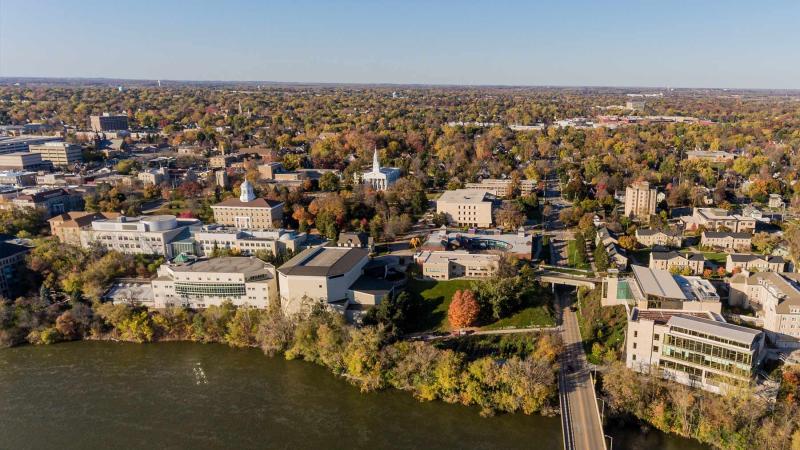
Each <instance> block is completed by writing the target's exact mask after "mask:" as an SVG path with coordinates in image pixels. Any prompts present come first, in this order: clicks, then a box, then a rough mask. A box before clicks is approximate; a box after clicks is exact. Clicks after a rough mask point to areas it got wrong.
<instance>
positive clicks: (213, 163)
mask: <svg viewBox="0 0 800 450" xmlns="http://www.w3.org/2000/svg"><path fill="white" fill-rule="evenodd" d="M239 159H240V157H239V155H217V156H212V157H211V158H208V167H209V168H211V169H225V168H227V167H230V166H231V164H233V163H235V162H237V161H239Z"/></svg>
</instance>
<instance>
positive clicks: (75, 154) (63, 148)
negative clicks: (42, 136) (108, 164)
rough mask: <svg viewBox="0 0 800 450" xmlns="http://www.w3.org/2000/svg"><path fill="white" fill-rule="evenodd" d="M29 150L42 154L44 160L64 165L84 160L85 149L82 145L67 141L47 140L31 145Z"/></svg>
mask: <svg viewBox="0 0 800 450" xmlns="http://www.w3.org/2000/svg"><path fill="white" fill-rule="evenodd" d="M28 151H29V152H31V153H38V154H40V155H42V160H43V161H50V162H51V163H53V165H54V166H58V167H64V166H68V165H71V164H75V163H79V162H83V150H82V149H81V146H80V145H77V144H68V143H66V142H45V143H43V144H38V145H31V146H30V147H29V150H28Z"/></svg>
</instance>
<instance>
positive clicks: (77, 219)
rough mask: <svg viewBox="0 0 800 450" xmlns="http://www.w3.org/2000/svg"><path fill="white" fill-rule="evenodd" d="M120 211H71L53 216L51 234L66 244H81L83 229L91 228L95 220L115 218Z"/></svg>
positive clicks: (50, 220)
mask: <svg viewBox="0 0 800 450" xmlns="http://www.w3.org/2000/svg"><path fill="white" fill-rule="evenodd" d="M117 217H119V213H93V212H86V211H71V212H67V213H64V214H59V215H57V216H54V217H51V218H50V219H48V220H47V222H48V223H49V224H50V234H51V235H53V236H55V237H57V238H58V240H60V241H61V242H63V243H65V244H70V245H75V246H78V247H80V246H81V230H85V229H89V228H91V226H92V222H94V221H95V220H103V219H115V218H117Z"/></svg>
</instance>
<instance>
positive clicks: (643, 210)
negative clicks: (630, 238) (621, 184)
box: [625, 181, 658, 219]
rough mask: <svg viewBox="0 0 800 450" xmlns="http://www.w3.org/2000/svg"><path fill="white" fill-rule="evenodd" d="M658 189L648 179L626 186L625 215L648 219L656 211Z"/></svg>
mask: <svg viewBox="0 0 800 450" xmlns="http://www.w3.org/2000/svg"><path fill="white" fill-rule="evenodd" d="M657 197H658V191H657V190H656V189H655V188H651V187H650V183H648V182H647V181H639V182H636V183H633V184H632V185H631V186H628V187H627V188H625V215H626V216H628V217H638V218H641V219H646V218H648V217H650V216H651V215H652V214H655V213H656V205H657V204H658V200H657Z"/></svg>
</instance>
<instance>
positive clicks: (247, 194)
mask: <svg viewBox="0 0 800 450" xmlns="http://www.w3.org/2000/svg"><path fill="white" fill-rule="evenodd" d="M239 189H240V190H241V191H242V192H241V194H239V201H242V202H252V201H253V200H255V199H256V194H255V193H254V192H253V185H252V184H250V182H249V181H247V180H244V182H243V183H242V185H241V186H240V187H239Z"/></svg>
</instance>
